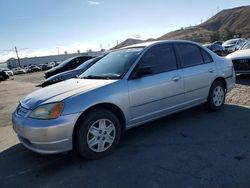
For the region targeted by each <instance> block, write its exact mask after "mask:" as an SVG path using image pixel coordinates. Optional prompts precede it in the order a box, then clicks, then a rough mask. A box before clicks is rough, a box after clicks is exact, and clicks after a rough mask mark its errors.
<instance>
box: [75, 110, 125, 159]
mask: <svg viewBox="0 0 250 188" xmlns="http://www.w3.org/2000/svg"><path fill="white" fill-rule="evenodd" d="M78 126H79V129H78V132H77V135H76V136H77V139H76V146H77V151H78V152H79V154H80V155H81V156H83V157H85V158H87V159H98V158H101V157H104V156H106V155H108V154H109V153H111V152H112V151H113V150H114V149H115V147H116V146H117V144H118V142H119V139H120V134H121V126H120V122H119V120H118V118H117V117H116V116H115V115H114V114H113V113H112V112H110V111H108V110H106V109H96V110H94V111H92V112H90V113H88V114H87V115H86V116H85V117H84V118H82V119H81V120H80V121H79V125H78Z"/></svg>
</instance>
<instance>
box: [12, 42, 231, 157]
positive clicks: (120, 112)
mask: <svg viewBox="0 0 250 188" xmlns="http://www.w3.org/2000/svg"><path fill="white" fill-rule="evenodd" d="M234 84H235V73H234V69H233V65H232V62H231V60H227V59H225V58H222V57H219V56H217V55H216V54H215V53H213V52H211V51H210V50H208V49H206V48H204V47H202V46H200V45H199V44H196V43H193V42H189V41H181V40H180V41H157V42H149V43H143V44H137V45H133V46H129V47H126V48H123V49H119V50H116V51H113V52H110V53H109V54H108V55H106V56H105V57H104V58H102V59H101V60H100V61H98V62H97V63H96V64H94V65H93V66H92V67H90V68H89V69H88V70H87V71H85V72H84V73H83V74H82V75H81V76H80V77H79V78H76V79H70V80H67V81H63V82H60V83H58V84H55V85H52V86H49V87H46V88H43V89H40V90H37V91H35V92H33V93H31V94H30V95H28V96H26V97H25V98H24V99H23V100H22V101H20V103H19V105H18V107H17V109H16V110H15V112H13V115H12V121H13V128H14V130H15V131H16V133H17V135H18V137H19V140H20V142H21V143H22V144H23V145H24V146H25V147H27V148H29V149H30V150H33V151H35V152H38V153H47V154H48V153H59V152H64V151H68V150H72V149H75V150H77V151H78V152H79V153H80V154H81V155H82V156H83V157H85V158H88V159H98V158H100V157H103V156H105V155H107V154H109V153H110V152H112V151H113V150H114V148H115V147H116V146H117V144H118V142H119V139H120V135H121V133H122V132H123V131H125V130H127V129H129V128H132V127H135V126H137V125H140V124H143V123H145V122H149V121H152V120H154V119H157V118H160V117H163V116H166V115H169V114H172V113H175V112H178V111H181V110H184V109H187V108H190V107H193V106H196V105H199V104H202V103H205V104H206V105H207V107H208V108H209V109H210V110H213V111H216V110H219V109H221V108H222V106H223V104H224V101H225V95H226V93H227V92H229V91H230V90H231V89H232V88H233V87H234Z"/></svg>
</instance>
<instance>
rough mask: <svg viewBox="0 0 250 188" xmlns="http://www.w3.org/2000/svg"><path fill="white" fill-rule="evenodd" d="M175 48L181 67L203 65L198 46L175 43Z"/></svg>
mask: <svg viewBox="0 0 250 188" xmlns="http://www.w3.org/2000/svg"><path fill="white" fill-rule="evenodd" d="M176 46H177V48H178V52H179V54H180V56H181V59H182V64H183V67H191V66H195V65H201V64H203V59H202V56H201V52H200V49H199V47H198V46H196V45H194V44H188V43H177V44H176Z"/></svg>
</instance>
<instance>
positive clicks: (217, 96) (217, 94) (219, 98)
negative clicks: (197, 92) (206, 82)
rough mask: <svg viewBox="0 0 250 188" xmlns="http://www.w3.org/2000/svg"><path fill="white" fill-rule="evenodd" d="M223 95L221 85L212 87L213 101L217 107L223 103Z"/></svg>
mask: <svg viewBox="0 0 250 188" xmlns="http://www.w3.org/2000/svg"><path fill="white" fill-rule="evenodd" d="M224 97H225V93H224V89H223V88H222V87H221V86H217V87H216V88H214V92H213V102H214V105H215V106H217V107H219V106H221V105H222V104H223V101H224Z"/></svg>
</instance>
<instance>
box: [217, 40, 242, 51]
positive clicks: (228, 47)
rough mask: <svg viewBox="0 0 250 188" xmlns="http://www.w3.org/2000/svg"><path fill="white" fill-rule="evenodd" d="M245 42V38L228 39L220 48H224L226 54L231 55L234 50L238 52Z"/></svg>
mask: <svg viewBox="0 0 250 188" xmlns="http://www.w3.org/2000/svg"><path fill="white" fill-rule="evenodd" d="M246 42H247V39H245V38H236V39H230V40H227V41H226V42H224V43H223V44H222V47H224V49H225V51H226V52H228V53H231V52H234V51H236V50H239V49H240V48H241V47H242V46H243V45H244V44H245V43H246Z"/></svg>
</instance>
